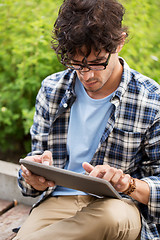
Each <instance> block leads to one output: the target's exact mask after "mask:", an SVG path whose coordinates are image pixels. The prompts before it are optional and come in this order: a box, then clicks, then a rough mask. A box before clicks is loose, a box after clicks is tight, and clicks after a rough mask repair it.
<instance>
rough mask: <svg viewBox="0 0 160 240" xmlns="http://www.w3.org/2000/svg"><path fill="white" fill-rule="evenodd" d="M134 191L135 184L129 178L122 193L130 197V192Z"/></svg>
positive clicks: (133, 180)
mask: <svg viewBox="0 0 160 240" xmlns="http://www.w3.org/2000/svg"><path fill="white" fill-rule="evenodd" d="M135 189H136V182H135V179H134V178H133V177H131V179H130V183H129V187H128V188H127V190H126V191H124V192H123V193H124V194H126V195H130V194H131V193H132V192H134V190H135Z"/></svg>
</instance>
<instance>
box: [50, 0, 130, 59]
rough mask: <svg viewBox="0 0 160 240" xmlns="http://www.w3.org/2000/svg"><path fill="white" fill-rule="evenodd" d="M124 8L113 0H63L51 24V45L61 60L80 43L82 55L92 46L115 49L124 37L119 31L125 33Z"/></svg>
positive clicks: (74, 50)
mask: <svg viewBox="0 0 160 240" xmlns="http://www.w3.org/2000/svg"><path fill="white" fill-rule="evenodd" d="M124 12H125V11H124V7H123V6H122V5H121V4H120V3H119V2H117V1H116V0H65V1H64V2H63V4H62V6H61V8H60V10H59V15H58V18H57V20H56V22H55V24H54V30H53V36H52V39H53V40H52V48H53V49H54V50H55V52H56V53H57V55H58V57H59V58H60V60H61V62H62V63H63V64H65V63H66V62H68V61H70V59H73V57H74V56H75V54H76V53H77V50H78V51H79V52H81V51H82V47H85V49H86V51H87V52H85V57H87V56H89V54H90V52H91V50H92V49H94V50H95V51H96V52H100V51H101V50H102V49H104V50H105V51H106V52H108V53H114V52H115V51H116V49H117V46H118V45H119V44H120V43H121V42H122V40H123V39H124V36H123V35H122V33H123V32H126V33H127V28H124V27H122V20H123V15H124ZM126 36H127V34H126ZM81 53H82V52H81ZM82 54H84V53H82Z"/></svg>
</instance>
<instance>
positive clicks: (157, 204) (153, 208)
mask: <svg viewBox="0 0 160 240" xmlns="http://www.w3.org/2000/svg"><path fill="white" fill-rule="evenodd" d="M141 180H142V181H145V182H146V183H148V185H149V188H150V197H149V202H148V211H149V212H148V214H149V218H150V220H151V221H152V222H154V223H155V224H160V178H159V177H156V176H152V177H146V178H143V179H141Z"/></svg>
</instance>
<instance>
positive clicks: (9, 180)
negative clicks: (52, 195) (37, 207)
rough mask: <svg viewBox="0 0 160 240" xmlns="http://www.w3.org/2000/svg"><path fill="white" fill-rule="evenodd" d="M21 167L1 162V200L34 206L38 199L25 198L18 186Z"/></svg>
mask: <svg viewBox="0 0 160 240" xmlns="http://www.w3.org/2000/svg"><path fill="white" fill-rule="evenodd" d="M19 168H20V165H18V164H14V163H10V162H4V161H0V183H1V184H0V199H4V200H10V201H12V200H14V199H16V200H17V201H18V203H24V204H27V205H32V204H33V203H35V202H36V201H37V199H38V198H37V199H36V198H30V197H24V196H23V195H22V194H21V191H20V189H19V187H18V184H17V176H18V170H19Z"/></svg>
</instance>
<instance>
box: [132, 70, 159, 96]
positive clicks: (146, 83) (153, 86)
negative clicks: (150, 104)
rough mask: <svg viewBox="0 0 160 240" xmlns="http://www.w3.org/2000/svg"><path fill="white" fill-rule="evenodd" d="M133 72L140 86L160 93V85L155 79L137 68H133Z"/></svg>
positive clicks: (150, 91) (148, 90) (149, 91)
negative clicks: (136, 69)
mask: <svg viewBox="0 0 160 240" xmlns="http://www.w3.org/2000/svg"><path fill="white" fill-rule="evenodd" d="M132 74H133V76H134V80H135V81H136V83H137V84H138V86H139V87H142V88H144V90H146V91H147V92H148V93H157V94H160V85H159V84H158V83H157V82H156V81H155V80H153V79H151V78H149V77H147V76H145V75H143V74H141V73H139V72H137V71H135V70H132Z"/></svg>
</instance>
